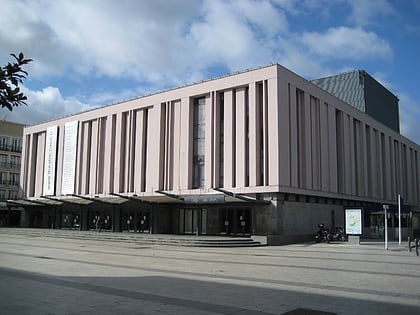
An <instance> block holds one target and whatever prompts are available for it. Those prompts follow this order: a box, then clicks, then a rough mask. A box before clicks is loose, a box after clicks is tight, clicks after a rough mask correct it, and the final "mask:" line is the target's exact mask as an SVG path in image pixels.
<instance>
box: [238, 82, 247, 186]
mask: <svg viewBox="0 0 420 315" xmlns="http://www.w3.org/2000/svg"><path fill="white" fill-rule="evenodd" d="M235 92H236V97H235V99H236V117H235V118H236V132H235V136H236V140H235V150H236V154H235V158H236V161H235V165H236V172H235V176H236V179H235V183H236V187H245V182H246V173H247V170H246V158H247V154H248V152H246V144H247V130H246V124H245V123H246V118H247V110H246V109H247V106H246V105H247V104H246V98H247V96H246V89H245V88H244V87H242V88H239V89H236V91H235Z"/></svg>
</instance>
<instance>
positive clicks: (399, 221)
mask: <svg viewBox="0 0 420 315" xmlns="http://www.w3.org/2000/svg"><path fill="white" fill-rule="evenodd" d="M398 244H399V245H400V246H401V195H400V194H398Z"/></svg>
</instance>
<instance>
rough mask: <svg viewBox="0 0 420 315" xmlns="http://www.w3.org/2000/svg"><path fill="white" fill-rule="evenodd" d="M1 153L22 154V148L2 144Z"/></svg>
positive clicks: (0, 146)
mask: <svg viewBox="0 0 420 315" xmlns="http://www.w3.org/2000/svg"><path fill="white" fill-rule="evenodd" d="M0 151H11V152H19V153H21V152H22V146H16V145H9V144H0Z"/></svg>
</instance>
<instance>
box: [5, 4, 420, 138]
mask: <svg viewBox="0 0 420 315" xmlns="http://www.w3.org/2000/svg"><path fill="white" fill-rule="evenodd" d="M0 7H1V11H2V13H1V15H0V25H1V27H0V65H5V64H6V63H7V62H9V61H11V60H12V59H11V57H10V55H9V54H10V53H16V54H17V53H19V52H23V53H24V54H25V56H26V57H28V58H32V59H34V62H33V63H31V64H30V65H29V66H27V67H26V70H28V72H29V74H30V75H29V77H28V79H27V80H26V81H25V82H24V85H23V90H24V92H25V93H26V95H27V96H28V106H25V107H21V108H17V109H14V110H13V112H9V111H8V110H7V109H0V111H1V112H0V114H1V117H0V119H6V120H11V121H16V122H21V123H25V124H35V123H39V122H42V121H45V120H49V119H53V118H58V117H62V116H65V115H68V114H72V113H77V112H80V111H83V110H87V109H90V108H92V107H96V106H101V105H106V104H111V103H114V102H117V101H121V100H125V99H129V98H134V97H138V96H142V95H145V94H149V93H152V92H157V91H160V90H162V89H166V88H171V87H176V86H179V85H182V84H186V83H192V82H195V81H198V80H202V79H207V78H211V77H215V76H219V75H223V74H228V73H231V72H235V71H238V70H244V69H248V68H253V67H257V66H260V65H267V64H270V63H273V62H277V63H280V64H282V65H283V66H285V67H287V68H289V69H290V70H292V71H294V72H296V73H297V74H299V75H300V76H302V77H304V78H306V79H314V78H319V77H323V76H327V75H330V74H336V73H340V72H343V71H347V70H351V69H363V70H366V71H367V72H368V73H370V74H371V75H372V76H374V77H375V78H376V79H377V80H379V81H380V82H381V83H382V84H384V85H385V86H386V87H387V88H389V89H390V90H391V91H392V92H393V93H394V94H396V95H397V96H398V97H399V99H400V121H401V133H402V134H403V135H405V136H406V137H408V138H410V139H411V140H413V141H415V142H417V143H419V144H420V132H418V129H417V128H418V126H419V125H420V86H419V70H420V58H419V56H420V22H419V18H418V17H419V16H420V1H418V0H266V1H264V0H262V1H256V0H232V1H223V0H118V1H116V0H71V1H70V0H31V1H28V0H0Z"/></svg>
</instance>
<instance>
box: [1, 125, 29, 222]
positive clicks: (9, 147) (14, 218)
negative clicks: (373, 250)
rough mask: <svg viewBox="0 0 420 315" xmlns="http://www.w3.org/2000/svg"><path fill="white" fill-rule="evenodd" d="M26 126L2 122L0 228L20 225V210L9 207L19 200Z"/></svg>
mask: <svg viewBox="0 0 420 315" xmlns="http://www.w3.org/2000/svg"><path fill="white" fill-rule="evenodd" d="M23 127H24V125H22V124H18V123H14V122H10V121H5V120H1V121H0V226H9V225H15V226H16V225H19V221H20V210H19V208H15V207H8V206H7V203H6V201H7V200H15V199H18V193H19V185H20V166H21V165H20V164H21V154H22V135H23Z"/></svg>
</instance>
